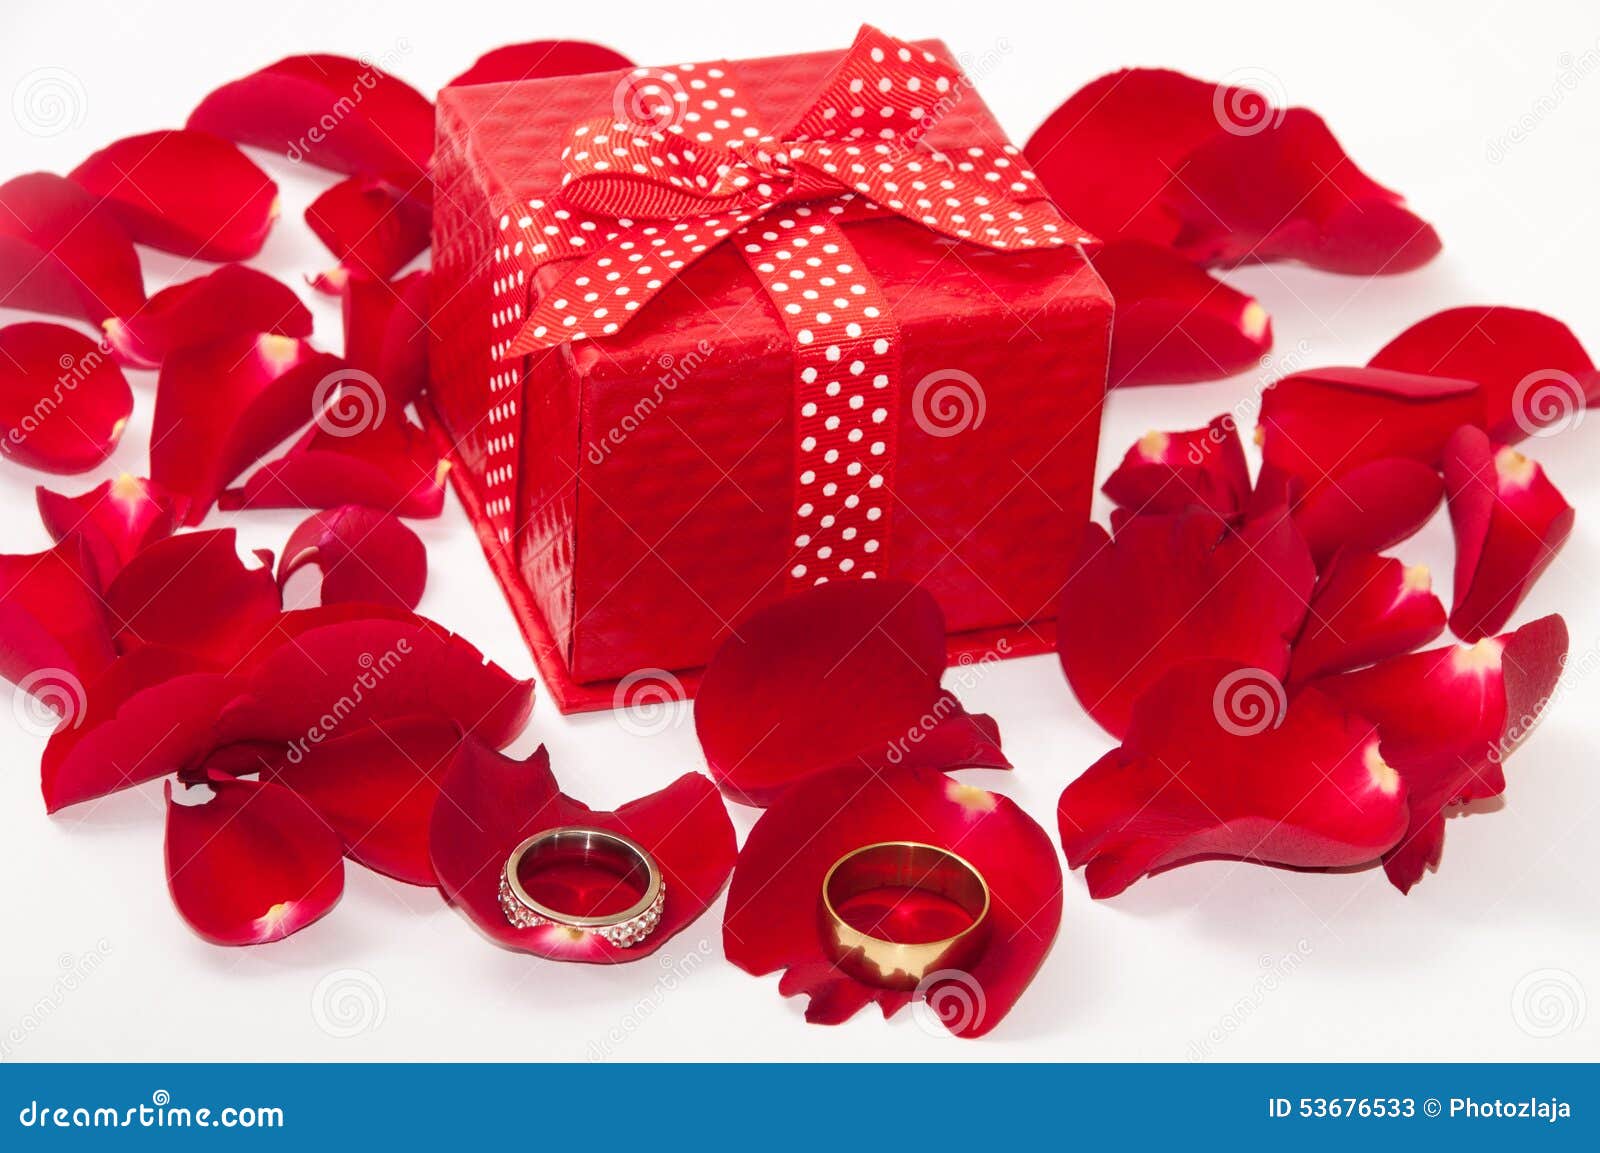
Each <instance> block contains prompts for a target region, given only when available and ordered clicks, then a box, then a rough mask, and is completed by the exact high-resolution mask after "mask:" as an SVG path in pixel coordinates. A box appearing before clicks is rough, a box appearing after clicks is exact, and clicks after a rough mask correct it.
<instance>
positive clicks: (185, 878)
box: [166, 775, 344, 945]
mask: <svg viewBox="0 0 1600 1153" xmlns="http://www.w3.org/2000/svg"><path fill="white" fill-rule="evenodd" d="M210 787H211V791H212V794H213V795H212V797H211V799H210V800H208V801H206V802H204V803H203V804H198V805H180V804H178V803H177V802H176V801H174V800H173V799H172V785H171V783H170V782H169V783H168V785H167V789H166V795H167V887H168V889H170V890H171V892H172V903H173V904H174V905H176V906H177V909H178V913H179V915H180V916H181V917H183V919H184V920H185V921H187V922H188V923H189V927H190V928H191V929H193V930H194V931H195V932H196V933H199V934H200V936H202V937H204V938H205V939H206V940H208V941H210V942H212V943H213V944H216V945H259V944H262V943H263V942H266V941H276V940H280V939H281V938H284V937H287V936H289V934H291V933H297V932H299V931H300V930H301V929H303V928H305V927H306V926H307V925H309V924H311V923H312V922H313V921H316V920H317V919H319V918H320V917H322V916H323V914H325V913H327V912H328V910H330V909H332V908H333V906H334V905H335V904H336V903H337V902H338V900H339V896H340V894H341V893H343V892H344V860H343V858H342V855H341V853H340V846H339V838H338V836H337V835H335V833H334V832H333V830H332V829H330V828H328V826H327V824H326V823H325V822H324V821H323V819H322V818H321V817H319V816H318V815H317V814H316V811H315V810H314V809H312V808H311V806H310V805H308V804H306V803H305V802H304V801H303V800H301V799H300V798H299V797H297V796H295V795H294V793H292V792H290V791H289V790H288V789H286V788H284V787H283V786H282V785H274V784H270V783H266V782H258V781H245V780H235V779H233V778H231V777H225V776H221V775H218V776H216V777H213V778H212V780H211V781H210Z"/></svg>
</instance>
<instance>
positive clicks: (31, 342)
mask: <svg viewBox="0 0 1600 1153" xmlns="http://www.w3.org/2000/svg"><path fill="white" fill-rule="evenodd" d="M132 414H133V390H132V389H131V388H129V387H128V381H127V378H126V377H124V376H123V375H122V370H121V369H120V368H118V367H117V362H116V361H115V360H113V359H112V358H111V357H110V356H108V355H107V354H106V353H105V352H104V351H103V350H102V349H101V348H100V346H99V345H98V344H96V343H95V342H94V341H92V340H90V339H89V338H88V337H87V336H84V335H83V334H82V333H80V332H76V331H74V330H73V329H70V328H65V327H63V326H62V325H59V324H42V323H37V322H29V323H25V324H13V325H10V326H8V327H6V328H0V451H3V453H4V455H5V456H7V457H9V458H11V459H12V460H15V461H17V462H18V463H20V464H25V465H28V466H29V467H30V468H37V469H43V470H44V471H46V472H57V473H75V472H84V471H86V470H88V469H91V468H93V467H94V466H95V465H97V464H99V463H101V462H102V461H104V460H105V459H106V457H108V456H110V455H111V453H112V450H113V449H115V448H116V447H117V442H118V441H119V440H121V439H122V430H123V429H124V428H126V427H127V424H128V417H129V416H131V415H132Z"/></svg>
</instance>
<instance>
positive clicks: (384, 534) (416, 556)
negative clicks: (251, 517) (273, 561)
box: [278, 504, 428, 609]
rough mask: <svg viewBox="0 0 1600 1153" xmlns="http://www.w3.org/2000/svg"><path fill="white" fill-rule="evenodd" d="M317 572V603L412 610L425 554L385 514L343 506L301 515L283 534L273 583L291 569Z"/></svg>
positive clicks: (284, 580)
mask: <svg viewBox="0 0 1600 1153" xmlns="http://www.w3.org/2000/svg"><path fill="white" fill-rule="evenodd" d="M307 568H315V569H317V570H318V571H319V572H320V573H321V583H320V596H319V598H318V599H319V601H320V603H322V604H340V603H346V602H353V603H369V604H383V605H392V606H396V607H398V608H403V609H414V608H416V607H417V602H418V601H420V600H421V599H422V589H423V585H424V584H426V583H427V579H428V554H427V550H426V549H425V548H423V545H422V541H421V540H419V539H418V538H417V534H416V533H414V532H412V531H411V530H410V529H408V528H407V527H406V526H405V525H404V524H402V523H401V522H400V521H398V520H396V519H395V518H394V517H393V516H391V515H389V514H388V513H384V512H380V511H378V510H377V509H373V508H367V507H365V506H363V505H355V504H347V505H341V506H339V507H338V508H336V509H329V510H328V511H326V512H319V513H316V514H314V515H312V516H310V517H307V518H306V519H305V520H304V521H303V522H301V524H300V526H299V527H298V528H296V529H295V530H294V532H293V533H292V534H290V536H289V543H288V544H286V545H284V548H283V559H282V560H280V561H279V562H278V585H279V587H280V588H286V587H287V585H288V583H289V580H290V578H291V577H293V576H294V575H295V574H296V573H297V572H300V571H302V570H304V569H307Z"/></svg>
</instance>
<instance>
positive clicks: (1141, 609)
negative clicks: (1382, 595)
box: [1057, 510, 1316, 736]
mask: <svg viewBox="0 0 1600 1153" xmlns="http://www.w3.org/2000/svg"><path fill="white" fill-rule="evenodd" d="M1315 581H1316V571H1315V569H1314V568H1313V566H1312V563H1311V555H1310V553H1309V552H1308V551H1307V550H1306V546H1305V542H1304V541H1302V540H1301V539H1300V534H1299V533H1298V532H1297V531H1296V530H1295V527H1294V524H1293V522H1292V521H1290V519H1289V518H1288V517H1287V516H1286V515H1284V514H1282V512H1281V511H1280V512H1279V513H1278V514H1277V515H1267V516H1261V517H1257V518H1256V519H1255V520H1253V521H1250V522H1248V523H1246V524H1245V525H1244V526H1243V527H1242V528H1240V529H1239V530H1237V531H1235V530H1234V529H1232V528H1230V527H1228V526H1227V525H1226V524H1224V523H1223V522H1222V521H1221V520H1219V519H1218V518H1217V516H1216V514H1215V513H1212V512H1209V511H1205V510H1194V511H1190V512H1187V513H1179V514H1174V515H1163V516H1136V517H1132V518H1130V519H1128V520H1127V521H1126V522H1125V523H1123V525H1122V527H1121V528H1120V529H1119V530H1118V532H1117V535H1116V537H1115V538H1114V539H1113V538H1110V537H1108V536H1107V535H1106V533H1105V530H1103V529H1101V528H1100V527H1099V526H1098V525H1090V526H1089V529H1088V531H1087V532H1086V533H1085V534H1084V543H1083V548H1082V552H1081V554H1080V557H1079V560H1078V563H1077V565H1075V566H1074V575H1073V576H1072V578H1071V580H1070V581H1069V582H1068V584H1067V587H1066V589H1065V590H1064V591H1063V593H1062V598H1061V612H1060V617H1059V620H1058V629H1057V650H1058V652H1059V654H1060V657H1061V667H1062V669H1063V671H1064V672H1065V673H1066V676H1067V682H1068V683H1069V684H1070V685H1071V686H1072V691H1073V692H1074V693H1075V694H1076V695H1077V697H1078V700H1079V701H1080V702H1082V704H1083V707H1084V708H1085V709H1086V710H1087V711H1088V713H1089V715H1090V716H1092V717H1093V718H1094V719H1095V720H1096V721H1098V722H1099V723H1100V725H1101V726H1102V727H1104V728H1105V729H1106V730H1107V731H1108V732H1110V733H1111V734H1112V735H1113V736H1121V735H1122V734H1123V733H1124V732H1126V731H1127V728H1128V724H1129V721H1130V718H1131V716H1132V715H1133V710H1134V704H1135V702H1136V701H1137V700H1138V699H1139V697H1140V696H1141V695H1142V694H1143V693H1144V692H1145V690H1146V689H1148V688H1149V687H1150V686H1151V685H1153V684H1155V683H1156V682H1157V681H1158V680H1160V679H1161V677H1162V675H1163V674H1165V673H1166V672H1167V671H1168V670H1169V669H1172V668H1174V667H1176V666H1178V665H1181V664H1185V663H1187V662H1190V661H1196V660H1203V659H1206V658H1212V657H1216V658H1228V659H1231V660H1233V661H1235V662H1237V663H1239V664H1242V665H1250V666H1252V667H1256V668H1260V669H1264V670H1266V671H1267V672H1268V673H1270V674H1271V675H1272V676H1274V677H1279V678H1281V677H1283V676H1284V675H1285V674H1286V673H1287V671H1288V667H1289V644H1290V641H1291V640H1292V639H1293V638H1294V636H1295V635H1296V634H1297V633H1299V631H1300V626H1301V622H1302V621H1303V620H1304V619H1305V614H1306V605H1307V603H1308V602H1309V600H1310V598H1311V590H1312V586H1313V585H1314V583H1315Z"/></svg>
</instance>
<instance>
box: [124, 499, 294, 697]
mask: <svg viewBox="0 0 1600 1153" xmlns="http://www.w3.org/2000/svg"><path fill="white" fill-rule="evenodd" d="M105 602H106V611H107V614H108V615H109V616H110V619H111V621H112V625H113V628H114V636H115V639H116V642H117V648H118V649H119V650H120V651H122V652H127V651H128V650H129V649H131V648H133V647H134V646H135V645H159V646H161V647H163V648H169V649H177V650H180V651H182V652H186V653H190V654H192V655H193V656H196V657H198V658H200V659H201V660H202V661H205V662H207V663H209V664H211V665H214V666H216V667H217V668H219V669H222V670H229V669H232V668H233V667H234V666H236V665H237V664H238V663H239V662H240V661H241V660H243V659H245V658H246V657H247V656H248V655H249V654H250V653H251V652H252V651H253V650H254V649H255V647H256V646H257V645H258V644H260V643H261V641H262V638H263V637H264V636H266V634H267V633H268V632H269V631H270V630H271V628H272V627H273V625H274V623H275V622H276V621H277V618H278V614H279V612H280V611H281V610H282V605H281V603H280V601H279V597H278V586H277V583H276V582H275V581H274V580H273V579H272V570H271V568H270V566H257V567H255V568H248V567H246V566H245V564H244V562H243V561H242V560H240V559H239V553H238V551H237V545H236V540H235V534H234V530H233V529H231V528H225V529H215V530H212V531H210V532H189V533H182V534H180V535H178V536H172V537H167V538H166V539H165V540H159V541H156V542H154V543H153V544H151V545H150V546H149V547H148V548H146V549H144V551H142V552H140V553H139V554H138V555H137V556H135V557H134V558H133V559H132V560H130V561H129V562H128V563H127V565H126V566H125V567H124V568H123V570H122V572H121V573H120V574H118V576H117V578H116V580H114V581H112V582H111V585H110V587H109V588H107V589H106V594H105Z"/></svg>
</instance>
